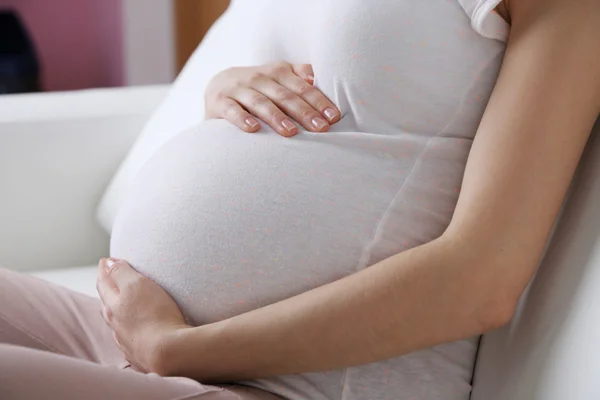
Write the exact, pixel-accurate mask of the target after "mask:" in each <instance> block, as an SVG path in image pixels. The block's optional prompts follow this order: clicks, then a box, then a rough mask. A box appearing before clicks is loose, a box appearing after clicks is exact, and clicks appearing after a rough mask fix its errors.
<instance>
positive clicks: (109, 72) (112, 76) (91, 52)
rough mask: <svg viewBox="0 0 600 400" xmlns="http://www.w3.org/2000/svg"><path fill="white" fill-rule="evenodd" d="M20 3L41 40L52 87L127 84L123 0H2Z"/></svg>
mask: <svg viewBox="0 0 600 400" xmlns="http://www.w3.org/2000/svg"><path fill="white" fill-rule="evenodd" d="M7 7H8V8H13V9H16V10H17V11H18V12H19V14H20V16H21V19H22V20H23V22H24V23H25V25H26V27H27V29H28V30H29V32H30V34H31V36H32V37H33V40H34V42H35V45H36V48H37V52H38V56H39V57H40V62H41V64H42V80H43V85H44V89H46V90H71V89H83V88H92V87H106V86H121V85H123V82H124V71H125V67H124V65H123V64H124V56H123V23H122V7H121V0H0V9H5V8H7Z"/></svg>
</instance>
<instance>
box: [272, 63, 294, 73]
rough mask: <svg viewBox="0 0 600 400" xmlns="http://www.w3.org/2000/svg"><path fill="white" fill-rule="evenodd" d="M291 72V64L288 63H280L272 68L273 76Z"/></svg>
mask: <svg viewBox="0 0 600 400" xmlns="http://www.w3.org/2000/svg"><path fill="white" fill-rule="evenodd" d="M289 71H290V64H288V63H286V62H278V63H275V64H273V66H272V67H271V75H273V76H282V75H284V74H287V73H288V72H289Z"/></svg>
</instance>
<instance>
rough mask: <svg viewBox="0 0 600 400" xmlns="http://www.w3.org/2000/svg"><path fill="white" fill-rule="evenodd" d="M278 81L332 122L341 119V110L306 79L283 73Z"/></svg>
mask: <svg viewBox="0 0 600 400" xmlns="http://www.w3.org/2000/svg"><path fill="white" fill-rule="evenodd" d="M276 80H277V83H279V84H280V85H282V86H285V87H286V88H288V89H289V90H291V91H292V92H294V93H295V94H297V95H298V96H300V97H301V98H302V99H303V100H304V101H305V102H306V103H307V104H309V105H310V106H311V107H312V108H314V109H315V110H317V111H318V112H319V113H320V114H321V115H322V116H323V117H324V118H325V119H326V120H327V121H329V123H330V124H333V123H336V122H338V121H339V120H340V116H341V113H340V110H338V108H337V107H336V106H335V105H334V104H333V102H332V101H331V100H329V99H328V98H327V96H325V95H324V94H323V92H321V91H320V90H319V89H317V88H316V87H314V86H313V85H311V84H309V83H307V82H306V81H305V80H304V79H302V78H301V77H299V76H298V75H296V74H293V73H289V74H281V75H279V76H278V77H277V78H276Z"/></svg>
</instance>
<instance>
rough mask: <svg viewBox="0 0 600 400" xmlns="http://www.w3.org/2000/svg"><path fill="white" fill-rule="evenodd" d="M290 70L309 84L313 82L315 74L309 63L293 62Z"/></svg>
mask: <svg viewBox="0 0 600 400" xmlns="http://www.w3.org/2000/svg"><path fill="white" fill-rule="evenodd" d="M292 70H293V71H294V73H295V74H296V75H298V76H299V77H300V78H302V79H304V80H305V81H306V82H308V83H310V84H311V85H312V84H313V83H315V75H314V72H313V69H312V65H310V64H293V65H292Z"/></svg>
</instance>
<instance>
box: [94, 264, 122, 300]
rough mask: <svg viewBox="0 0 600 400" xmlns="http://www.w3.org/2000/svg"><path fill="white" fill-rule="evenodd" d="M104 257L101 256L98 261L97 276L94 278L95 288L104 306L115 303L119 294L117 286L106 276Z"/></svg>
mask: <svg viewBox="0 0 600 400" xmlns="http://www.w3.org/2000/svg"><path fill="white" fill-rule="evenodd" d="M106 261H107V260H106V259H105V258H103V259H102V260H100V262H99V263H98V277H97V278H96V290H97V291H98V295H99V296H100V300H101V301H102V304H103V305H104V306H109V307H110V306H111V305H113V304H115V302H116V300H117V297H118V295H119V288H118V287H117V285H116V284H115V283H114V282H113V280H112V279H110V277H109V276H108V269H107V267H106Z"/></svg>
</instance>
